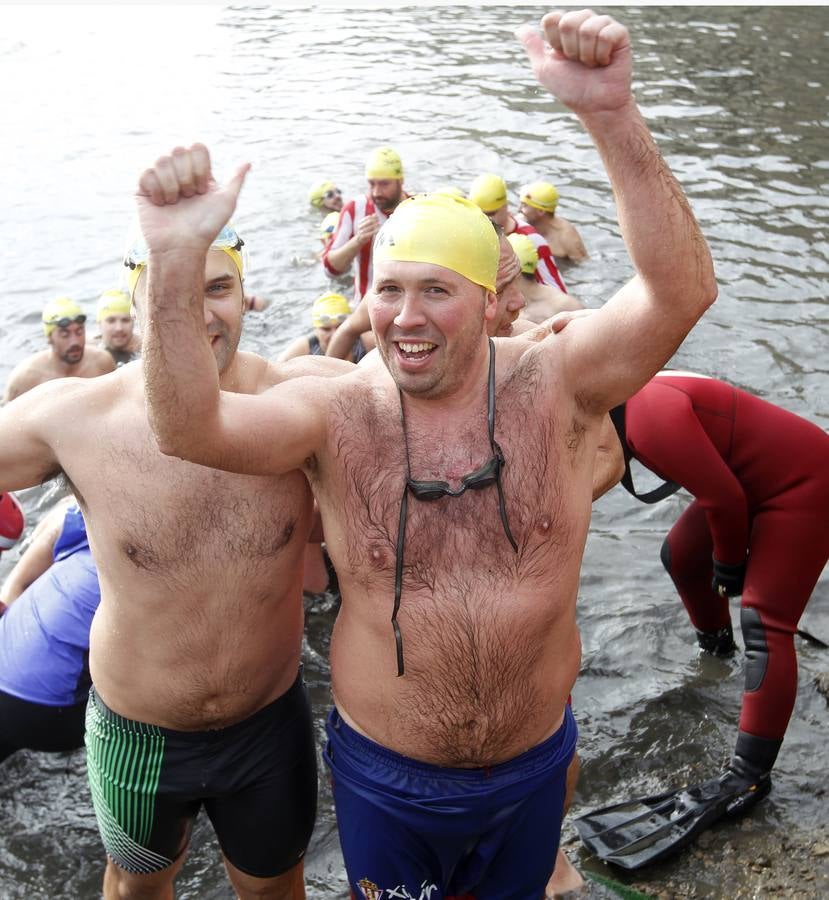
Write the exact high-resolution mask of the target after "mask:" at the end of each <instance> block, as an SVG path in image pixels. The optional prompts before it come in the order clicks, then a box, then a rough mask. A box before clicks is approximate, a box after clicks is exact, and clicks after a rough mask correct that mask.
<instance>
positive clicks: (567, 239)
mask: <svg viewBox="0 0 829 900" xmlns="http://www.w3.org/2000/svg"><path fill="white" fill-rule="evenodd" d="M519 196H520V197H521V206H520V207H519V208H518V211H519V212H520V213H521V215H522V216H523V217H524V219H525V220H526V221H527V222H528V223H529V224H530V225H532V226H533V228H535V230H536V231H537V232H538V233H539V234H540V235H541V236H542V237H543V238H544V240H545V241H547V243H548V244H549V246H550V250H552V252H553V256H555V257H557V258H558V259H571V260H572V261H573V262H582V260H585V259H587V250H585V247H584V241H582V239H581V235H580V234H579V233H578V230H577V229H576V226H575V225H573V223H572V222H568V221H567V219H565V218H563V217H562V216H560V215H558V212H557V210H558V200H559V197H558V191H557V190H556V187H555V185H552V184H550V182H549V181H534V182H533V183H532V184H528V185H525V186H524V187H522V188H521V192H520V195H519Z"/></svg>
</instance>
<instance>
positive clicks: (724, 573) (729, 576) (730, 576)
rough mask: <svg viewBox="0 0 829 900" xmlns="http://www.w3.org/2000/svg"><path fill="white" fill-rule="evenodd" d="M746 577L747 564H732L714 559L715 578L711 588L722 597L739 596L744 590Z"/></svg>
mask: <svg viewBox="0 0 829 900" xmlns="http://www.w3.org/2000/svg"><path fill="white" fill-rule="evenodd" d="M745 577H746V564H745V563H738V564H737V565H736V566H731V565H729V564H728V563H721V562H720V561H719V560H717V559H715V560H714V578H713V579H712V580H711V589H712V590H713V591H714V593H716V594H719V595H720V597H737V596H739V595H740V594H742V592H743V582H744V581H745Z"/></svg>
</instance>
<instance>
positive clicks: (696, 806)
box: [573, 769, 771, 869]
mask: <svg viewBox="0 0 829 900" xmlns="http://www.w3.org/2000/svg"><path fill="white" fill-rule="evenodd" d="M770 790H771V778H770V777H769V776H768V775H765V776H763V777H762V778H759V779H754V780H752V779H748V778H745V777H744V776H741V775H738V774H737V773H736V772H734V771H732V770H731V769H727V770H726V771H725V772H724V773H723V774H722V775H720V776H719V777H718V778H712V779H711V780H710V781H705V782H703V783H702V784H699V785H694V786H692V787H687V788H684V789H682V790H678V791H668V792H666V793H664V794H657V795H655V796H652V797H639V798H638V799H635V800H629V801H627V802H626V803H617V804H614V805H613V806H605V807H604V808H602V809H595V810H593V811H592V812H589V813H586V814H585V815H583V816H579V817H578V818H577V819H575V820H574V823H573V824H574V825H575V826H576V830H577V831H578V833H579V837H580V838H581V839H582V842H583V843H584V845H585V846H586V847H587V849H588V850H590V851H591V852H593V853H595V854H596V856H598V857H599V858H600V859H602V860H604V861H605V862H609V863H613V864H614V865H617V866H621V867H622V868H623V869H640V868H642V867H643V866H647V865H651V864H653V863H655V862H659V861H660V860H662V859H664V858H665V857H667V856H670V855H671V854H673V853H676V852H677V851H678V850H680V849H681V848H682V847H684V846H685V845H686V844H688V843H690V842H691V841H692V840H693V839H694V838H695V837H696V836H697V835H698V834H699V833H700V832H701V831H704V830H705V829H706V828H708V827H709V826H711V825H712V824H713V823H714V822H716V821H717V820H718V819H722V818H725V817H735V816H739V815H742V813H744V812H746V811H747V810H749V809H750V808H751V807H752V806H754V804H755V803H758V802H759V801H760V800H762V799H763V797H765V796H766V795H767V794H768V792H769V791H770Z"/></svg>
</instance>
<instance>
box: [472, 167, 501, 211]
mask: <svg viewBox="0 0 829 900" xmlns="http://www.w3.org/2000/svg"><path fill="white" fill-rule="evenodd" d="M469 199H470V200H471V201H472V202H473V203H474V204H475V205H476V206H479V207H480V208H481V209H482V210H483V211H484V212H485V213H486V214H487V215H489V214H490V213H494V212H497V210H499V209H500V208H501V207H502V206H506V204H507V186H506V184H505V183H504V179H503V178H501V177H500V175H493V174H492V173H491V172H485V173H484V174H483V175H479V176H478V177H477V178H476V179H475V180H474V181H473V182H472V186H471V187H470V188H469Z"/></svg>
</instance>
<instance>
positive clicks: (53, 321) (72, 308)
mask: <svg viewBox="0 0 829 900" xmlns="http://www.w3.org/2000/svg"><path fill="white" fill-rule="evenodd" d="M40 318H41V321H42V322H43V333H44V334H45V335H46V337H49V335H50V334H51V333H52V332H53V331H54V330H55V329H56V328H57V327H58V325H60V323H61V322H63V321H64V320H65V322H66V325H69V323H70V322H76V321H77V322H80V323H83V322H85V321H86V314H85V313H84V311H83V310H82V309H81V308H80V306H78V304H77V303H75V301H74V300H73V299H72V298H71V297H58V298H57V299H56V300H51V301H50V302H49V303H47V304H46V306H45V307H44V309H43V314H42V315H41V317H40ZM61 327H65V326H61Z"/></svg>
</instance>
